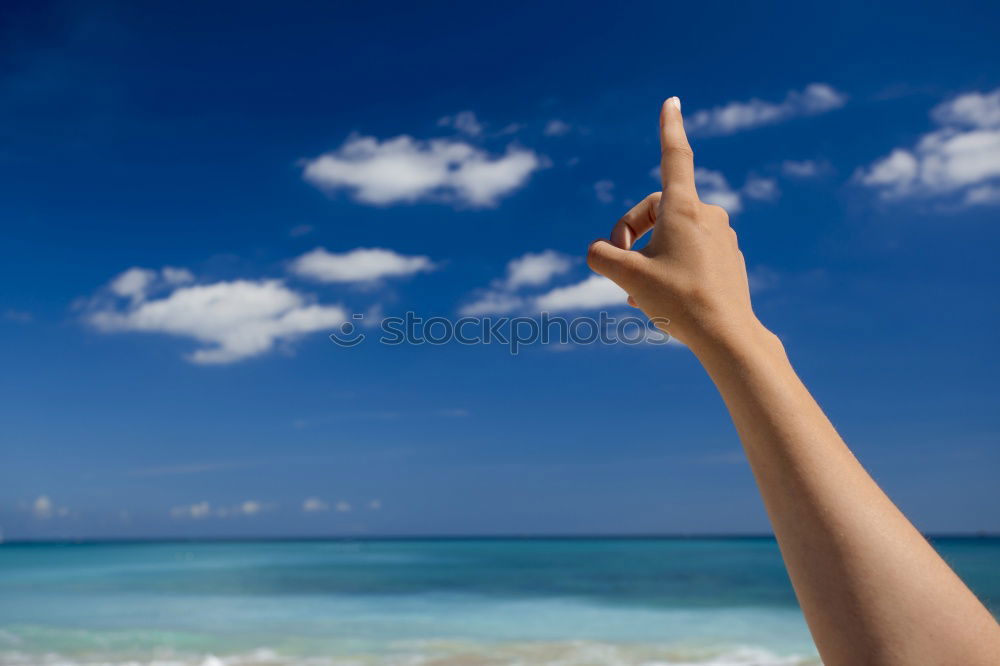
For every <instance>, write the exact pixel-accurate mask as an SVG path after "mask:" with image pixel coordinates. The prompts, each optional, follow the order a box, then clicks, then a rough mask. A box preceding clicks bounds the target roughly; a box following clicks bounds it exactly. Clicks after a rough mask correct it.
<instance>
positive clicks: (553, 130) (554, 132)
mask: <svg viewBox="0 0 1000 666" xmlns="http://www.w3.org/2000/svg"><path fill="white" fill-rule="evenodd" d="M571 129H573V128H572V127H571V126H570V124H569V123H567V122H565V121H562V120H559V119H558V118H553V119H552V120H550V121H549V122H548V123H546V124H545V136H563V135H564V134H569V131H570V130H571Z"/></svg>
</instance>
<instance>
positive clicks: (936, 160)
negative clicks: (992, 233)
mask: <svg viewBox="0 0 1000 666" xmlns="http://www.w3.org/2000/svg"><path fill="white" fill-rule="evenodd" d="M931 117H932V118H933V119H934V120H935V121H936V122H937V123H938V124H940V125H942V127H940V128H939V129H936V130H934V131H932V132H929V133H927V134H925V135H924V136H922V137H921V138H920V139H919V140H918V141H917V143H916V145H915V146H913V147H912V148H896V149H894V150H893V151H892V152H890V153H889V155H887V156H886V157H883V158H882V159H879V160H877V161H875V162H874V163H873V164H872V165H871V166H870V167H868V168H867V169H860V170H859V171H858V173H857V174H856V179H857V180H858V181H859V182H860V183H862V184H863V185H866V186H868V187H871V188H872V189H875V190H877V191H878V192H879V194H880V195H881V196H882V198H884V199H887V200H900V199H927V198H933V197H936V198H948V199H951V200H952V201H953V202H955V203H958V204H962V205H969V206H974V205H988V204H996V203H1000V197H998V196H997V186H998V185H1000V89H997V90H995V91H993V92H992V93H978V92H974V93H968V94H965V95H961V96H959V97H956V98H954V99H952V100H949V101H947V102H944V103H943V104H940V105H938V106H937V107H936V108H935V109H934V110H933V111H932V112H931Z"/></svg>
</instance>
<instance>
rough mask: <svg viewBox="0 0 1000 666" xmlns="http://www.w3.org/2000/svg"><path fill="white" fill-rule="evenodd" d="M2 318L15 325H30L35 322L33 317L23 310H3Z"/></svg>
mask: <svg viewBox="0 0 1000 666" xmlns="http://www.w3.org/2000/svg"><path fill="white" fill-rule="evenodd" d="M3 318H4V319H6V320H7V321H12V322H14V323H15V324H30V323H31V322H33V321H34V320H35V316H34V315H33V314H31V313H30V312H27V311H24V310H4V313H3Z"/></svg>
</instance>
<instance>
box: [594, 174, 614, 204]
mask: <svg viewBox="0 0 1000 666" xmlns="http://www.w3.org/2000/svg"><path fill="white" fill-rule="evenodd" d="M614 190H615V184H614V183H613V182H612V181H610V180H599V181H597V182H596V183H594V194H596V195H597V200H598V201H600V202H601V203H611V202H612V201H614V200H615V195H614Z"/></svg>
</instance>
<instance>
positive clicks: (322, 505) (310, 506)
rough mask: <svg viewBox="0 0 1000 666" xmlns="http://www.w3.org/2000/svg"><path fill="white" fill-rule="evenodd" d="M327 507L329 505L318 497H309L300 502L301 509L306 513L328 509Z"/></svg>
mask: <svg viewBox="0 0 1000 666" xmlns="http://www.w3.org/2000/svg"><path fill="white" fill-rule="evenodd" d="M329 509H330V505H329V504H327V503H326V502H324V501H323V500H321V499H320V498H318V497H309V498H307V499H306V500H305V501H303V502H302V510H303V511H305V512H306V513H316V512H319V511H328V510H329Z"/></svg>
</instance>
